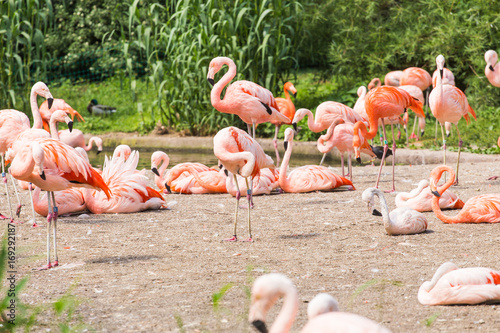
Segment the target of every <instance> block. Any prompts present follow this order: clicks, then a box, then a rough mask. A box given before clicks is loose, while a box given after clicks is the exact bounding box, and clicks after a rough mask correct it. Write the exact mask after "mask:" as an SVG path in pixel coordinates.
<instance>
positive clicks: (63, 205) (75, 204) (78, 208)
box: [33, 187, 87, 216]
mask: <svg viewBox="0 0 500 333" xmlns="http://www.w3.org/2000/svg"><path fill="white" fill-rule="evenodd" d="M40 192H41V189H40V188H39V187H37V188H35V190H34V191H33V204H34V206H35V211H36V212H37V213H38V214H40V215H42V216H48V214H49V208H48V205H47V202H48V199H45V198H46V197H47V195H48V192H46V194H44V195H43V196H42V198H40ZM54 195H55V198H56V201H57V202H58V206H57V214H58V215H66V214H72V213H79V212H84V211H86V210H87V205H86V204H85V199H84V198H83V194H82V189H81V188H78V187H75V188H68V189H66V190H64V191H57V192H55V193H54Z"/></svg>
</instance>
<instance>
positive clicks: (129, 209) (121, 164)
mask: <svg viewBox="0 0 500 333" xmlns="http://www.w3.org/2000/svg"><path fill="white" fill-rule="evenodd" d="M138 163H139V152H138V151H136V150H134V151H132V153H131V154H130V156H129V157H128V158H127V159H125V156H120V157H118V158H115V159H113V158H111V159H110V158H108V157H107V156H106V157H105V159H104V166H103V169H102V179H103V180H104V182H105V183H106V185H107V186H108V187H109V189H110V190H111V191H112V192H113V196H112V197H106V196H105V194H104V193H103V192H98V191H96V190H94V189H85V190H83V197H84V200H85V203H86V205H87V208H88V209H89V210H90V211H91V212H92V213H94V214H106V213H135V212H140V211H143V210H148V209H160V207H161V206H162V205H163V204H164V203H165V201H164V200H163V197H162V196H161V194H160V193H158V191H156V190H154V189H152V188H151V187H149V186H148V179H147V177H146V176H145V172H146V170H145V169H143V170H142V171H138V170H137V164H138Z"/></svg>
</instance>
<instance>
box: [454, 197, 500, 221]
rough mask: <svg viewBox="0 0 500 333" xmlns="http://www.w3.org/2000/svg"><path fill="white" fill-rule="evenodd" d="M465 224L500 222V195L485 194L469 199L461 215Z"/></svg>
mask: <svg viewBox="0 0 500 333" xmlns="http://www.w3.org/2000/svg"><path fill="white" fill-rule="evenodd" d="M459 214H460V215H461V216H462V217H463V218H465V219H466V221H464V222H489V223H498V222H500V194H483V195H478V196H476V197H473V198H471V199H469V201H467V202H466V203H465V205H464V207H463V208H462V210H461V211H460V213H459Z"/></svg>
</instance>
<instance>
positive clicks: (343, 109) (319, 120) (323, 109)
mask: <svg viewBox="0 0 500 333" xmlns="http://www.w3.org/2000/svg"><path fill="white" fill-rule="evenodd" d="M305 116H307V117H308V118H307V126H308V127H309V129H310V130H311V131H313V132H315V133H318V132H322V131H324V130H326V129H327V128H328V127H330V125H331V124H332V123H333V122H334V121H335V119H337V118H342V119H344V121H345V122H349V123H355V122H358V121H366V120H365V119H364V118H363V117H361V116H360V115H359V114H358V113H356V112H354V111H353V110H352V109H351V108H350V107H348V106H347V105H344V104H342V103H338V102H323V103H321V104H320V105H318V107H317V108H316V115H315V116H314V119H313V113H312V112H311V110H308V109H298V110H297V111H296V112H295V116H294V117H293V121H292V125H293V128H294V129H295V131H297V123H298V122H299V121H301V120H302V118H304V117H305Z"/></svg>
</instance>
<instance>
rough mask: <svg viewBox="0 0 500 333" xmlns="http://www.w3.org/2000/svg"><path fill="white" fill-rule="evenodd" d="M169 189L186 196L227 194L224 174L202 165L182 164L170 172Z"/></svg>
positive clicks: (167, 180) (167, 182) (167, 181)
mask: <svg viewBox="0 0 500 333" xmlns="http://www.w3.org/2000/svg"><path fill="white" fill-rule="evenodd" d="M165 184H166V186H167V189H168V190H169V191H172V192H178V193H184V194H207V193H227V190H226V177H225V175H224V174H223V172H219V170H215V169H212V168H209V167H207V166H206V165H204V164H201V163H181V164H177V165H176V166H174V167H173V168H172V169H170V171H169V172H168V175H167V178H166V180H165Z"/></svg>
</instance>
